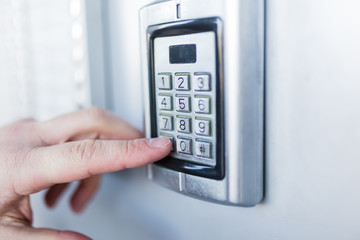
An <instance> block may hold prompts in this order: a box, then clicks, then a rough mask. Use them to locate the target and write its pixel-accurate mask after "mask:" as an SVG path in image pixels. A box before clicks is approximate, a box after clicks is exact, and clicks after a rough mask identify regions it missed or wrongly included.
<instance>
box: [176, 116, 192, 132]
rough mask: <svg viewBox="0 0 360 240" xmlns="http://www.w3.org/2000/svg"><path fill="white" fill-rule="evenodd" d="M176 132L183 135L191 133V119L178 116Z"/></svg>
mask: <svg viewBox="0 0 360 240" xmlns="http://www.w3.org/2000/svg"><path fill="white" fill-rule="evenodd" d="M176 131H178V132H183V133H191V118H188V117H180V116H177V118H176Z"/></svg>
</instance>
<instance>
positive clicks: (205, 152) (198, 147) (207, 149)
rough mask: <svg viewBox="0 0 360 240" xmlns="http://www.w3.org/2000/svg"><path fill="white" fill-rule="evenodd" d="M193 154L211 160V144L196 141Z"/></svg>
mask: <svg viewBox="0 0 360 240" xmlns="http://www.w3.org/2000/svg"><path fill="white" fill-rule="evenodd" d="M195 154H196V156H198V157H205V158H211V143H209V142H199V141H196V142H195Z"/></svg>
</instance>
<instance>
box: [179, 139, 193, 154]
mask: <svg viewBox="0 0 360 240" xmlns="http://www.w3.org/2000/svg"><path fill="white" fill-rule="evenodd" d="M191 145H192V140H191V139H185V138H178V139H177V140H176V151H177V152H178V153H185V154H192V147H191Z"/></svg>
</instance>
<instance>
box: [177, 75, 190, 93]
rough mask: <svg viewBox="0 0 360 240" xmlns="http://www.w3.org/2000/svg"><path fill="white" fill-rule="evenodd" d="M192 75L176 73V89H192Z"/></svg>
mask: <svg viewBox="0 0 360 240" xmlns="http://www.w3.org/2000/svg"><path fill="white" fill-rule="evenodd" d="M189 80H190V75H189V74H183V75H180V74H176V75H175V89H176V90H180V91H189V90H190V84H189Z"/></svg>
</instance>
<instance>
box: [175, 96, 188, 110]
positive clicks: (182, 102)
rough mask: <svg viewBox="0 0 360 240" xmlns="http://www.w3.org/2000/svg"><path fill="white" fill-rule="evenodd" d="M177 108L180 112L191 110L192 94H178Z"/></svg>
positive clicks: (176, 99)
mask: <svg viewBox="0 0 360 240" xmlns="http://www.w3.org/2000/svg"><path fill="white" fill-rule="evenodd" d="M175 109H176V111H179V112H190V96H181V95H177V96H176V98H175Z"/></svg>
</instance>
